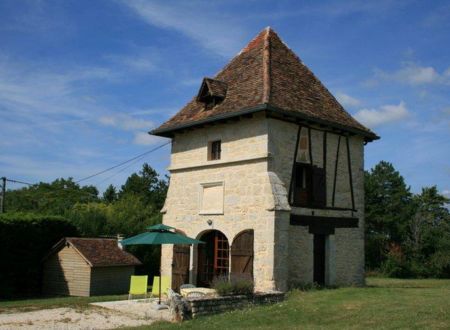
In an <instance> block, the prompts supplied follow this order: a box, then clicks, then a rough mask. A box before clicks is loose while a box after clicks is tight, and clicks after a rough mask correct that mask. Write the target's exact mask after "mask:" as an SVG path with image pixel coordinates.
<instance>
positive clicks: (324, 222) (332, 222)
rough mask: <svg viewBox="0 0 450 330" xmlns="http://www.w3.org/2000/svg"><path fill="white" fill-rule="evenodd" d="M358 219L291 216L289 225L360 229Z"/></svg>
mask: <svg viewBox="0 0 450 330" xmlns="http://www.w3.org/2000/svg"><path fill="white" fill-rule="evenodd" d="M358 222H359V219H358V218H356V217H322V216H314V215H298V214H291V217H290V221H289V223H290V224H291V225H293V226H311V225H321V226H331V227H333V228H358Z"/></svg>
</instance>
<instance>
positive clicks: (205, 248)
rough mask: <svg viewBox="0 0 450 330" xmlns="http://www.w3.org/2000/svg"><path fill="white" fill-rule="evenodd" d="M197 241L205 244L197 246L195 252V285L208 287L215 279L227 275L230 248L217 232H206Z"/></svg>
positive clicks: (224, 238)
mask: <svg viewBox="0 0 450 330" xmlns="http://www.w3.org/2000/svg"><path fill="white" fill-rule="evenodd" d="M198 239H199V240H201V241H203V242H205V244H199V245H198V250H197V251H198V257H197V265H198V267H197V285H198V286H204V287H209V286H210V285H211V282H212V280H213V279H214V278H215V277H217V276H221V275H228V272H229V258H230V246H229V244H228V239H227V238H226V236H225V235H224V234H223V233H222V232H220V231H218V230H211V231H208V232H206V233H204V234H203V235H201V236H200V237H199V238H198Z"/></svg>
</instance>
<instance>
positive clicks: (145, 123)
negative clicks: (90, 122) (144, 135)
mask: <svg viewBox="0 0 450 330" xmlns="http://www.w3.org/2000/svg"><path fill="white" fill-rule="evenodd" d="M99 122H100V124H102V125H104V126H111V127H115V128H118V129H121V130H124V131H135V130H140V129H151V128H152V127H153V126H154V124H153V122H152V121H150V120H144V119H139V118H133V117H131V116H128V115H125V114H115V115H106V116H101V117H100V118H99Z"/></svg>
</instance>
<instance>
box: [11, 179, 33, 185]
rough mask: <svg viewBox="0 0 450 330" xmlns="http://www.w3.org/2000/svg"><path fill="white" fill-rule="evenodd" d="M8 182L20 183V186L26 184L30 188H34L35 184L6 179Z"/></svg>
mask: <svg viewBox="0 0 450 330" xmlns="http://www.w3.org/2000/svg"><path fill="white" fill-rule="evenodd" d="M6 181H8V182H13V183H20V184H26V185H29V186H33V185H34V184H35V183H29V182H24V181H19V180H13V179H8V178H6Z"/></svg>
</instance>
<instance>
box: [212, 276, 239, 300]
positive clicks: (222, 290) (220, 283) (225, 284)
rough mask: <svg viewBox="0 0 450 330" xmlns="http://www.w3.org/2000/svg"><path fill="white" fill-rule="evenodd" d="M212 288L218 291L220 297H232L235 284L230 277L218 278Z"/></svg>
mask: <svg viewBox="0 0 450 330" xmlns="http://www.w3.org/2000/svg"><path fill="white" fill-rule="evenodd" d="M211 287H212V288H213V289H214V290H216V292H217V294H218V295H219V296H231V295H232V294H233V293H234V292H233V284H232V283H231V281H230V280H229V279H228V276H217V277H215V278H214V279H213V281H212V283H211Z"/></svg>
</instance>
